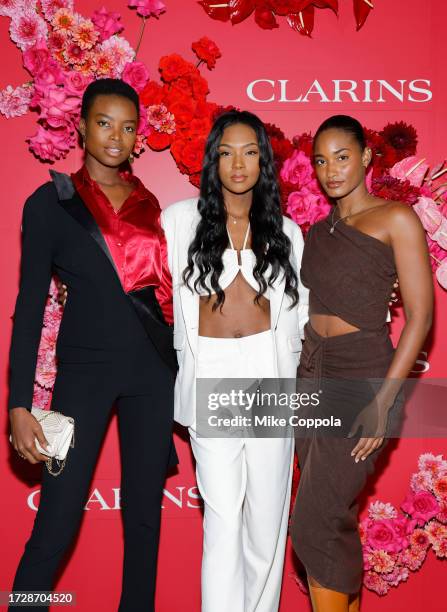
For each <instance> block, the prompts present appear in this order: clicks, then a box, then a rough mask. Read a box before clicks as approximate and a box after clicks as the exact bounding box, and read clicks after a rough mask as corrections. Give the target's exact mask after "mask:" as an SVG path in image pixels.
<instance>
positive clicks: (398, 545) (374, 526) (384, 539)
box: [366, 519, 408, 553]
mask: <svg viewBox="0 0 447 612" xmlns="http://www.w3.org/2000/svg"><path fill="white" fill-rule="evenodd" d="M403 520H404V521H405V523H406V524H408V521H407V520H406V519H403ZM368 523H369V524H368V529H367V534H366V541H367V544H368V546H370V547H371V548H375V549H377V550H385V551H387V552H391V553H397V552H399V551H400V550H402V548H405V546H408V539H407V538H406V531H407V528H406V525H404V524H399V519H383V520H381V521H369V522H368Z"/></svg>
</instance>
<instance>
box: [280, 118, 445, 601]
mask: <svg viewBox="0 0 447 612" xmlns="http://www.w3.org/2000/svg"><path fill="white" fill-rule="evenodd" d="M370 160H371V151H370V149H369V148H368V147H367V146H366V142H365V137H364V134H363V130H362V127H361V125H360V123H359V122H358V121H357V120H355V119H353V118H351V117H348V116H344V115H337V116H334V117H331V118H329V119H328V120H326V121H325V122H324V123H323V124H322V125H321V126H320V127H319V129H318V130H317V132H316V135H315V138H314V164H315V170H316V174H317V177H318V180H319V181H320V183H321V186H322V188H323V189H324V190H325V192H326V193H327V194H328V196H330V197H331V198H332V199H333V204H334V208H333V210H332V211H331V213H330V214H329V216H328V217H327V219H325V220H323V221H320V222H319V223H316V224H315V225H313V226H312V228H311V229H310V231H309V233H308V236H307V239H306V244H305V248H304V253H303V260H302V268H301V278H302V282H303V284H304V285H305V286H307V287H308V288H309V289H310V297H309V314H310V319H309V323H308V324H307V325H306V328H305V342H304V348H303V351H302V355H301V363H300V366H299V369H298V388H300V387H305V386H306V384H308V385H309V384H310V385H312V384H313V385H316V386H317V387H318V389H319V390H322V393H321V395H320V398H321V399H320V407H319V410H320V412H321V413H322V415H323V416H327V417H328V416H331V415H332V416H334V417H338V418H340V420H341V422H342V427H341V429H340V431H341V433H339V434H338V436H336V435H334V434H331V432H328V431H326V432H325V433H323V434H322V433H318V434H315V433H307V434H305V435H304V436H303V435H302V433H301V432H300V431H298V430H297V431H296V436H295V437H296V450H297V454H298V460H299V465H300V471H301V478H300V483H299V488H298V493H297V499H296V503H295V508H294V512H293V516H292V523H291V537H292V542H293V546H294V549H295V552H296V553H297V555H298V557H299V558H300V560H301V561H302V563H303V565H304V566H305V568H306V571H307V576H308V583H309V591H310V596H311V600H312V606H313V610H314V611H316V612H348V610H349V612H353V611H355V610H358V609H359V597H358V592H359V590H360V586H361V579H362V565H363V563H362V548H361V543H360V538H359V534H358V529H357V512H358V504H357V498H358V495H359V494H360V492H361V491H362V489H363V487H364V486H365V483H366V479H367V477H368V475H369V474H370V473H371V472H372V471H373V470H374V463H375V460H376V458H377V456H378V454H379V448H380V447H381V446H382V445H383V441H384V438H386V437H390V436H391V435H393V432H394V431H396V430H393V427H394V426H395V425H396V423H397V422H398V420H399V419H398V417H399V413H400V410H401V406H402V398H401V395H402V394H401V386H402V383H403V381H404V380H405V378H406V377H407V376H408V374H409V372H410V370H411V368H412V366H413V364H414V362H415V360H416V358H417V356H418V353H419V351H420V349H421V347H422V344H423V342H424V340H425V337H426V335H427V333H428V331H429V329H430V326H431V320H432V302H433V287H432V277H431V270H430V265H429V257H428V251H427V246H426V240H425V234H424V230H423V228H422V225H421V223H420V222H419V219H418V217H417V216H416V214H415V213H414V212H413V211H412V210H411V208H409V207H408V206H406V205H404V204H401V203H399V202H392V201H386V200H382V199H380V198H376V197H374V196H372V195H371V194H370V193H369V192H368V190H367V188H366V183H365V174H366V169H367V167H368V165H369V163H370ZM396 277H397V278H398V279H399V284H400V291H401V296H402V300H403V305H404V311H405V317H406V323H405V326H404V328H403V330H402V333H401V335H400V338H399V342H398V344H397V347H396V349H394V348H393V346H392V344H391V341H390V338H389V333H388V328H387V325H386V318H387V309H388V299H389V296H390V294H391V292H392V288H393V283H394V282H395V280H396ZM351 383H352V384H351ZM374 384H375V386H374V389H375V391H371V389H372V387H373V385H374ZM367 390H368V391H369V397H368V394H367V393H366V391H367ZM365 398H368V399H365ZM318 431H320V430H318Z"/></svg>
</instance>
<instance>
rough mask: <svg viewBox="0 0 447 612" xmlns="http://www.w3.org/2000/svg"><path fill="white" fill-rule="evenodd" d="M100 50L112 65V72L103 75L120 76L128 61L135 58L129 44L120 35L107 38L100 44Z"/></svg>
mask: <svg viewBox="0 0 447 612" xmlns="http://www.w3.org/2000/svg"><path fill="white" fill-rule="evenodd" d="M100 50H101V52H102V53H105V54H107V55H108V57H109V60H108V62H109V64H110V65H111V66H112V73H108V74H107V75H105V73H104V72H101V74H104V75H105V76H110V77H114V78H121V75H122V72H123V70H124V67H125V66H126V64H128V63H129V62H132V61H133V60H134V58H135V51H134V50H133V49H132V47H131V46H130V44H129V43H128V41H127V40H126V39H125V38H122V37H121V36H112V38H108V39H107V40H105V41H104V42H102V43H101V45H100ZM99 64H100V62H99V59H98V72H99Z"/></svg>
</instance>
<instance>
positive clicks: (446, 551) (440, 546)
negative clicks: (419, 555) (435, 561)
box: [433, 539, 447, 559]
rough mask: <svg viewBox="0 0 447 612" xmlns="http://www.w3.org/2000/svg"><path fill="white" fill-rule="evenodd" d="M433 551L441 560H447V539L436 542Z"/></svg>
mask: <svg viewBox="0 0 447 612" xmlns="http://www.w3.org/2000/svg"><path fill="white" fill-rule="evenodd" d="M433 550H434V552H435V554H436V556H437V557H439V558H440V559H445V558H447V539H444V540H439V541H436V542H434V543H433Z"/></svg>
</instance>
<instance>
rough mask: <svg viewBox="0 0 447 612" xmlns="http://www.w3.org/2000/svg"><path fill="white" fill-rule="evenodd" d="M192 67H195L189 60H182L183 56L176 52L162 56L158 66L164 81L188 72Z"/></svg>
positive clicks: (172, 79)
mask: <svg viewBox="0 0 447 612" xmlns="http://www.w3.org/2000/svg"><path fill="white" fill-rule="evenodd" d="M194 68H195V67H194V66H193V65H192V64H191V63H190V62H187V61H186V60H184V59H183V57H181V56H180V55H177V53H172V54H171V55H165V56H164V57H162V58H161V60H160V64H159V66H158V69H159V71H160V73H161V78H162V80H163V81H165V82H166V83H169V82H170V81H174V80H175V79H178V78H179V77H182V76H185V75H186V74H189V73H190V72H192V71H193V70H194Z"/></svg>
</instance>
